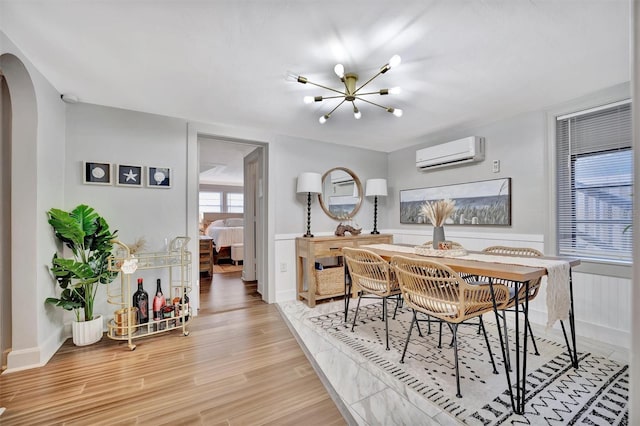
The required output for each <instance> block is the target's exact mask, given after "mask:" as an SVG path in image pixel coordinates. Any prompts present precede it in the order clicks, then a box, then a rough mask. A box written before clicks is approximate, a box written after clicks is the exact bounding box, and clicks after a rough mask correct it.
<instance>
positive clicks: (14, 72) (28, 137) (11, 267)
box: [0, 54, 38, 369]
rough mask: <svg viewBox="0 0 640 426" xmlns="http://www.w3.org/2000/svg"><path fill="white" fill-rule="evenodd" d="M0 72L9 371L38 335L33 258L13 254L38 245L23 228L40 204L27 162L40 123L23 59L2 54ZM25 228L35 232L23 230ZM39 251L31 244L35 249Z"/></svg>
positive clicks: (2, 324)
mask: <svg viewBox="0 0 640 426" xmlns="http://www.w3.org/2000/svg"><path fill="white" fill-rule="evenodd" d="M0 74H2V80H3V82H2V85H1V87H0V89H1V91H0V95H1V98H2V100H1V101H0V104H1V106H0V114H1V115H0V117H1V119H2V132H1V142H2V145H1V146H2V150H1V152H2V154H1V157H0V167H1V168H2V171H1V172H0V180H1V183H0V188H1V189H0V191H1V192H0V199H1V200H2V204H3V209H2V210H3V212H2V214H1V215H0V226H2V230H3V232H2V236H1V237H0V259H1V263H0V270H2V282H1V284H0V311H1V312H2V313H1V314H0V345H1V346H2V347H1V348H0V349H1V354H2V361H3V362H2V366H3V368H4V367H5V366H6V367H7V368H9V369H11V368H12V361H11V358H12V357H11V353H12V351H16V350H19V349H22V348H33V346H34V341H36V342H37V333H38V330H37V327H35V323H36V322H35V321H34V318H33V315H34V313H35V312H36V309H35V305H34V303H35V297H34V296H35V295H37V294H38V292H37V291H36V282H37V280H36V271H35V263H36V262H35V260H34V259H35V256H33V257H32V259H31V260H26V259H24V258H25V257H29V256H15V255H14V253H19V252H22V251H24V250H25V245H26V244H29V243H30V242H33V243H35V233H36V232H35V230H34V229H33V222H31V225H30V226H24V224H25V223H28V221H30V220H31V219H32V218H33V217H34V210H35V209H34V206H35V204H36V180H35V178H34V177H33V176H28V175H29V174H32V169H31V168H30V167H28V166H27V164H29V162H31V163H33V162H35V159H36V155H35V152H36V146H37V125H38V120H37V105H36V96H35V89H34V85H33V82H32V80H31V77H30V75H29V72H28V71H27V69H26V67H25V65H24V64H23V63H22V61H21V60H20V59H18V58H17V57H16V56H14V55H12V54H3V55H1V56H0ZM18 166H21V167H18ZM25 180H26V181H25ZM18 201H19V202H18ZM18 222H19V223H18ZM27 227H28V228H31V229H30V230H26V229H24V228H27ZM35 249H36V247H35V246H31V250H35ZM18 278H19V279H18ZM18 282H19V283H20V285H18V284H17V283H18ZM19 324H33V328H31V329H29V330H28V331H27V330H25V328H24V327H23V328H21V329H20V332H18V325H19ZM36 346H37V344H36Z"/></svg>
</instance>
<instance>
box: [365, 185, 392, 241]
mask: <svg viewBox="0 0 640 426" xmlns="http://www.w3.org/2000/svg"><path fill="white" fill-rule="evenodd" d="M366 187H367V188H366V190H365V194H364V195H365V197H373V231H371V233H372V234H379V233H380V232H378V197H386V196H387V180H386V179H367V183H366Z"/></svg>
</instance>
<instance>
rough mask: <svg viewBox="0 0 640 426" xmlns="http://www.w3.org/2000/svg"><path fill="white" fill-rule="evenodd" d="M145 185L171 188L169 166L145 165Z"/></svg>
mask: <svg viewBox="0 0 640 426" xmlns="http://www.w3.org/2000/svg"><path fill="white" fill-rule="evenodd" d="M146 181H147V187H149V188H171V168H169V167H151V166H149V167H147V178H146Z"/></svg>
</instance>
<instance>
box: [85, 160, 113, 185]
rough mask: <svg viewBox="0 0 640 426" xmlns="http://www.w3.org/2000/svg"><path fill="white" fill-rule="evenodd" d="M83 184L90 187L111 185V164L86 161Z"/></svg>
mask: <svg viewBox="0 0 640 426" xmlns="http://www.w3.org/2000/svg"><path fill="white" fill-rule="evenodd" d="M82 182H83V183H85V184H88V185H111V163H102V162H96V161H84V162H83V163H82Z"/></svg>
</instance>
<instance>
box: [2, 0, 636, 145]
mask: <svg viewBox="0 0 640 426" xmlns="http://www.w3.org/2000/svg"><path fill="white" fill-rule="evenodd" d="M629 8H630V2H629V1H628V0H582V1H568V0H567V1H564V0H555V1H551V0H545V1H540V0H503V1H497V0H484V1H480V0H468V1H462V0H436V1H425V0H421V1H376V0H355V1H354V0H352V1H334V0H325V1H311V0H254V1H242V0H229V1H204V0H198V1H196V0H180V1H178V0H174V1H171V0H166V1H143V0H138V1H120V0H91V1H89V0H88V1H77V0H49V1H44V0H29V1H23V0H0V29H2V30H3V31H4V32H5V33H6V34H7V36H8V37H9V38H10V39H11V40H12V41H13V42H14V43H15V44H16V45H17V46H18V48H20V49H21V51H22V52H23V53H24V54H25V55H26V56H27V57H28V58H29V60H30V61H31V62H32V63H33V64H34V65H35V66H36V67H37V68H38V69H39V70H40V71H41V72H42V73H43V74H44V75H45V76H46V77H47V78H48V79H49V81H50V82H51V83H52V84H53V86H54V87H55V88H56V89H57V90H58V91H59V92H60V93H68V94H73V95H76V96H77V97H78V98H79V99H80V101H82V102H89V103H95V104H101V105H108V106H114V107H120V108H127V109H132V110H138V111H146V112H151V113H157V114H163V115H168V116H173V117H181V118H185V119H189V120H197V121H201V122H210V123H225V124H229V125H234V126H250V127H253V128H258V129H266V130H268V131H269V132H275V133H277V134H285V135H292V136H296V137H302V138H308V139H314V140H322V141H328V142H334V143H339V144H345V145H353V146H359V147H368V148H371V149H375V150H380V151H386V152H389V151H394V150H396V149H399V148H402V147H405V146H409V145H413V144H415V143H418V142H425V141H427V138H426V137H427V135H429V134H433V133H435V132H439V131H446V130H447V129H452V128H460V127H461V126H462V127H464V126H468V125H476V124H482V123H487V122H492V121H495V120H498V119H500V118H504V117H507V116H511V115H514V114H517V113H519V112H525V111H531V110H537V109H541V108H544V107H546V106H550V105H554V104H557V103H559V102H563V101H566V100H569V99H573V98H576V97H580V96H582V95H585V94H587V93H590V92H593V91H595V90H598V89H602V88H605V87H609V86H612V85H615V84H618V83H621V82H625V81H628V80H629V78H630V72H629V67H630V64H629V22H630V14H629ZM393 54H399V55H400V56H401V57H402V64H401V65H400V66H399V67H397V68H395V69H392V70H391V71H389V72H387V73H386V74H384V75H382V76H381V77H379V78H378V79H376V80H374V82H372V83H371V85H370V86H371V88H372V89H374V90H376V89H380V88H386V87H393V86H400V87H402V89H403V92H402V93H401V94H400V95H397V96H393V97H392V96H388V97H384V98H381V99H379V101H380V102H381V103H382V102H384V103H385V104H387V103H388V104H390V105H392V106H395V107H399V108H401V109H403V110H404V116H403V117H402V118H396V117H393V116H392V115H390V114H388V113H386V112H385V111H384V110H381V109H378V108H376V107H370V106H368V105H362V104H361V108H360V109H361V110H362V113H363V118H362V119H361V120H358V121H356V120H355V119H354V118H353V115H352V113H351V109H350V108H349V107H348V106H347V105H343V106H342V107H341V108H340V109H339V110H337V111H336V112H335V113H334V114H333V116H332V118H331V120H330V121H328V122H327V123H326V124H324V125H320V124H319V123H318V117H319V116H320V115H322V114H324V113H325V112H327V111H328V110H329V109H331V108H332V105H333V104H332V103H331V104H324V105H321V104H313V105H305V104H303V103H302V97H303V96H305V95H327V94H329V93H327V92H324V91H322V90H320V89H317V88H314V87H312V86H310V85H302V84H298V83H294V82H287V81H285V79H284V75H285V72H286V71H287V70H292V71H295V72H296V73H299V74H302V75H304V76H306V77H308V78H309V79H310V80H312V81H315V82H317V83H320V84H324V85H327V86H330V87H336V88H338V87H340V82H339V80H338V79H337V77H336V76H335V74H334V73H333V67H334V65H335V64H336V63H337V62H342V63H343V64H344V65H345V68H346V70H347V71H351V72H356V73H358V74H359V75H360V80H363V79H364V78H368V77H369V76H370V75H372V74H374V73H375V72H376V71H377V70H378V69H379V68H380V66H382V65H383V64H384V63H386V62H387V61H388V59H389V58H390V57H391V56H392V55H393ZM373 100H374V101H376V99H373ZM334 102H335V101H334Z"/></svg>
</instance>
